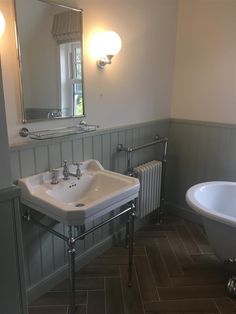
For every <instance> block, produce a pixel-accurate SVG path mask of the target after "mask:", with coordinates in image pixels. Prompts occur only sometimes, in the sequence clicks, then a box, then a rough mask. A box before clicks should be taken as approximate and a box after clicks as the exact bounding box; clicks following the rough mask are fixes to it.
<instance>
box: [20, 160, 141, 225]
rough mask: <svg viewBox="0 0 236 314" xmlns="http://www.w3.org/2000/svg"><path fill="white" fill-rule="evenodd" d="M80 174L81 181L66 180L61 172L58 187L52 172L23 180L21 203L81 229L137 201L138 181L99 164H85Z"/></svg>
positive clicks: (92, 161)
mask: <svg viewBox="0 0 236 314" xmlns="http://www.w3.org/2000/svg"><path fill="white" fill-rule="evenodd" d="M75 169H76V167H75V166H70V168H69V170H70V172H71V173H75ZM81 170H82V176H81V178H80V179H79V180H78V179H77V178H75V177H70V179H69V180H63V174H62V171H63V168H59V183H58V184H51V173H50V172H44V173H41V174H37V175H34V176H31V177H27V178H22V179H20V180H19V181H18V184H19V186H20V187H21V190H22V196H21V202H22V203H23V204H25V205H27V206H29V207H31V208H33V209H35V210H38V211H39V212H41V213H43V214H45V215H48V216H50V217H51V218H53V219H55V220H57V221H59V222H62V223H64V224H67V225H78V224H79V225H81V224H84V223H87V222H89V221H91V220H94V219H96V218H98V217H100V216H103V215H104V214H106V213H108V212H110V211H111V210H113V209H115V208H118V207H119V206H121V205H124V204H126V203H127V202H129V201H131V200H133V199H135V198H136V197H138V192H139V181H138V179H136V178H132V177H128V176H125V175H122V174H119V173H116V172H112V171H108V170H105V169H104V168H103V167H102V165H101V164H100V163H99V162H98V161H97V160H87V161H85V162H83V163H82V166H81Z"/></svg>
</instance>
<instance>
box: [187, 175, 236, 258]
mask: <svg viewBox="0 0 236 314" xmlns="http://www.w3.org/2000/svg"><path fill="white" fill-rule="evenodd" d="M186 201H187V203H188V205H189V206H190V207H191V208H192V209H193V210H195V211H196V212H197V213H199V214H200V215H201V216H202V217H203V222H204V227H205V230H206V233H207V236H208V240H209V243H210V245H211V246H212V248H213V250H214V251H215V253H216V255H217V256H218V257H219V258H220V260H221V261H225V260H226V259H228V258H236V183H234V182H226V181H213V182H205V183H200V184H197V185H194V186H193V187H191V188H190V189H189V190H188V191H187V193H186Z"/></svg>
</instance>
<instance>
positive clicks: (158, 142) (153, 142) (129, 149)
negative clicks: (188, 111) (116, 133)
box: [117, 135, 168, 176]
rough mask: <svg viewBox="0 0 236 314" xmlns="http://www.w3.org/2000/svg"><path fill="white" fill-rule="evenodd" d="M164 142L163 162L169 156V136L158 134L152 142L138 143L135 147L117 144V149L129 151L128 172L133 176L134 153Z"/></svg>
mask: <svg viewBox="0 0 236 314" xmlns="http://www.w3.org/2000/svg"><path fill="white" fill-rule="evenodd" d="M161 143H164V149H163V156H162V162H164V163H165V162H166V158H167V148H168V138H167V137H159V136H158V135H157V136H156V139H155V140H154V141H152V142H149V143H146V144H142V145H138V146H133V147H130V146H128V147H125V146H123V144H118V145H117V151H118V152H126V153H127V174H128V175H130V176H132V175H133V167H132V166H131V163H132V153H133V152H135V151H136V150H139V149H143V148H146V147H149V146H153V145H156V144H161Z"/></svg>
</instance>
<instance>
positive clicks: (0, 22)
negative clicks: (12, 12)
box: [0, 11, 5, 37]
mask: <svg viewBox="0 0 236 314" xmlns="http://www.w3.org/2000/svg"><path fill="white" fill-rule="evenodd" d="M4 31H5V19H4V16H3V14H2V12H1V11H0V37H1V36H2V35H3V33H4Z"/></svg>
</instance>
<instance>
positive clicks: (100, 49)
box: [90, 31, 121, 69]
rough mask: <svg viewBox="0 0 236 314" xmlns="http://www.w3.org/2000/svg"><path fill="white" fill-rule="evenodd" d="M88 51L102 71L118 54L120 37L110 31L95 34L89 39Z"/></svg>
mask: <svg viewBox="0 0 236 314" xmlns="http://www.w3.org/2000/svg"><path fill="white" fill-rule="evenodd" d="M90 49H91V53H92V55H93V56H94V57H95V58H96V60H97V66H98V67H99V68H102V69H103V68H104V67H105V66H106V65H107V64H111V59H112V58H113V57H114V56H115V55H117V54H118V53H119V51H120V49H121V39H120V36H119V35H118V34H117V33H115V32H112V31H108V32H102V33H96V34H95V35H94V36H93V37H92V39H91V44H90Z"/></svg>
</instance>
